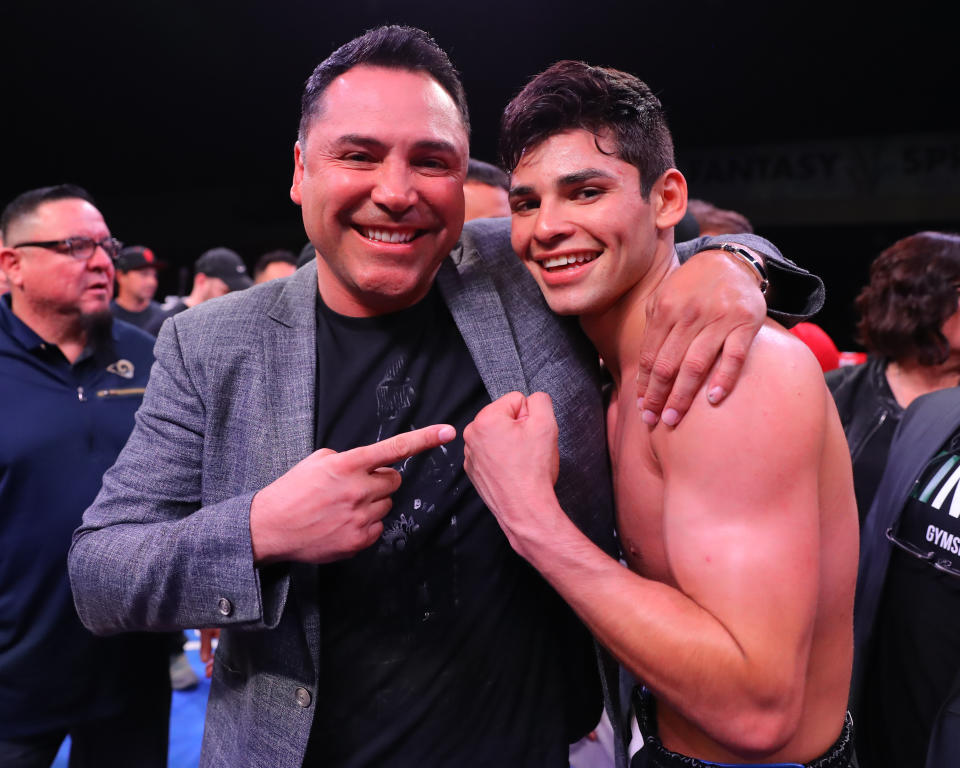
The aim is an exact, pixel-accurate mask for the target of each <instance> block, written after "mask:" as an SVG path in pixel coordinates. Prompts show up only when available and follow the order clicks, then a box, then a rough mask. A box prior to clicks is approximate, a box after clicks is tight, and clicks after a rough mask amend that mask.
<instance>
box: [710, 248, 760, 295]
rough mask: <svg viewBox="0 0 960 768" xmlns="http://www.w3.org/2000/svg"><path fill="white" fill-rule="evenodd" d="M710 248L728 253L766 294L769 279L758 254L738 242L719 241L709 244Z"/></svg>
mask: <svg viewBox="0 0 960 768" xmlns="http://www.w3.org/2000/svg"><path fill="white" fill-rule="evenodd" d="M710 248H711V250H719V251H723V252H724V253H726V254H729V257H730V258H732V259H733V260H734V261H736V262H737V263H738V264H740V265H742V266H743V267H744V268H745V269H747V270H749V272H750V273H751V274H752V275H753V276H754V277H755V278H756V280H757V284H758V286H759V288H760V293H763V294H766V292H767V289H768V288H769V287H770V280H769V278H768V276H767V268H766V264H765V263H764V261H763V257H762V256H761V255H760V254H758V253H757V252H756V251H754V250H752V249H750V248H747V247H746V246H744V245H740V244H739V243H720V244H719V245H713V246H710Z"/></svg>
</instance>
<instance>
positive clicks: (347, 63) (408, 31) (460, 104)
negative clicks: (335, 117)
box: [298, 25, 470, 145]
mask: <svg viewBox="0 0 960 768" xmlns="http://www.w3.org/2000/svg"><path fill="white" fill-rule="evenodd" d="M361 64H366V65H368V66H372V67H389V68H391V69H405V70H408V71H410V72H426V73H427V74H428V75H430V76H431V77H432V78H433V79H434V80H436V81H437V82H438V83H439V84H440V86H441V87H442V88H443V89H444V90H445V91H446V92H447V93H449V94H450V97H451V98H452V99H453V101H454V103H455V104H456V105H457V110H458V111H459V112H460V117H461V119H462V120H463V127H464V129H465V130H466V132H467V136H469V135H470V112H469V110H468V108H467V97H466V94H465V93H464V91H463V83H461V82H460V75H459V74H458V73H457V70H456V69H454V66H453V64H452V63H451V62H450V58H449V57H448V56H447V54H446V53H445V52H444V50H443V49H442V48H440V46H439V45H437V43H436V41H435V40H434V39H433V38H432V37H430V35H428V34H427V33H426V32H424V31H423V30H422V29H417V28H416V27H405V26H399V25H389V26H383V27H377V28H376V29H371V30H368V31H367V32H365V33H364V34H362V35H361V36H360V37H356V38H354V39H353V40H351V41H350V42H349V43H345V44H344V45H341V46H340V47H339V48H337V50H335V51H334V52H333V53H331V54H330V55H329V56H328V57H327V58H326V59H324V60H323V61H321V62H320V63H319V64H318V65H317V68H316V69H314V70H313V74H311V75H310V77H309V78H308V79H307V83H306V86H305V87H304V89H303V96H302V97H301V100H300V129H299V134H298V139H299V141H300V143H301V145H302V144H304V142H305V141H306V137H307V131H308V130H309V128H310V125H311V123H312V122H313V121H314V120H316V119H317V118H318V117H319V116H320V115H321V113H322V112H323V99H322V96H323V93H324V91H326V90H327V88H328V87H329V85H330V83H332V82H333V81H334V80H335V79H336V78H338V77H339V76H340V75H342V74H343V73H344V72H346V71H348V70H350V69H353V68H354V67H357V66H360V65H361Z"/></svg>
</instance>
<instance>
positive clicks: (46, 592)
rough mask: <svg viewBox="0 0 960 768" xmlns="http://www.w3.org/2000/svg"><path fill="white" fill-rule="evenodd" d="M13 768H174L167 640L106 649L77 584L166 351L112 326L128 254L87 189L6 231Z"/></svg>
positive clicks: (2, 485) (3, 318)
mask: <svg viewBox="0 0 960 768" xmlns="http://www.w3.org/2000/svg"><path fill="white" fill-rule="evenodd" d="M0 230H2V232H3V242H4V246H3V248H2V249H0V269H2V270H3V272H5V273H6V274H7V276H8V278H9V280H10V285H11V289H10V293H9V294H7V295H5V296H3V297H2V298H0V424H2V425H3V429H2V430H0V596H2V599H0V765H2V766H4V768H47V767H48V766H49V765H50V764H51V763H52V762H53V759H54V757H55V756H56V754H57V752H58V750H59V748H60V745H61V744H62V742H63V740H64V738H65V737H66V736H68V735H69V736H70V738H71V747H70V765H71V766H72V767H74V768H76V767H82V768H110V767H115V768H122V767H126V766H145V767H147V768H150V767H152V768H165V767H166V764H167V759H166V757H167V733H168V730H169V715H170V678H169V674H168V653H167V647H166V645H167V644H166V637H165V636H164V635H148V634H124V635H117V636H116V637H109V638H102V637H94V636H93V635H92V634H91V633H90V632H89V631H87V630H86V629H85V628H84V627H83V626H82V625H81V623H80V620H79V618H78V617H77V614H76V610H75V609H74V605H73V598H72V596H71V593H70V584H69V582H68V579H67V569H66V554H67V548H68V547H69V544H70V535H71V533H72V532H73V529H74V528H76V526H77V525H78V524H79V522H80V518H81V516H82V514H83V510H84V509H85V508H86V507H87V506H88V505H89V504H90V502H91V501H92V500H93V498H94V496H95V495H96V493H97V491H98V490H99V488H100V483H101V478H102V476H103V473H104V471H105V470H106V469H107V468H108V467H109V466H110V465H111V464H113V462H114V460H115V459H116V458H117V455H118V454H119V453H120V449H121V448H122V447H123V445H124V443H125V442H126V441H127V438H128V437H129V435H130V430H131V429H132V428H133V423H134V413H135V411H136V410H137V408H138V406H139V405H140V403H141V400H142V398H143V391H144V387H145V386H146V383H147V378H148V376H149V373H150V368H151V365H152V363H153V342H154V339H153V337H151V336H149V335H148V334H146V333H144V332H143V331H141V330H140V329H139V328H135V327H133V326H132V325H128V324H127V323H124V322H123V321H120V320H115V319H114V318H113V317H112V316H111V314H110V297H111V296H112V294H113V276H114V266H113V259H114V258H115V257H116V256H117V255H118V252H119V247H120V244H119V243H118V242H117V241H116V240H114V239H113V238H112V237H111V236H110V230H109V229H108V228H107V225H106V223H105V222H104V220H103V216H102V215H101V214H100V211H98V210H97V208H96V206H95V205H94V203H93V200H92V199H91V197H90V195H89V194H88V193H87V192H86V191H85V190H83V189H81V188H80V187H76V186H73V185H61V186H56V187H46V188H42V189H35V190H31V191H29V192H24V193H23V194H21V195H20V196H18V197H17V198H15V199H14V200H13V201H12V202H11V203H10V204H9V205H8V206H7V207H6V209H5V210H4V211H3V214H2V216H0Z"/></svg>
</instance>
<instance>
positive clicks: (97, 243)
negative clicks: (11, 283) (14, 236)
mask: <svg viewBox="0 0 960 768" xmlns="http://www.w3.org/2000/svg"><path fill="white" fill-rule="evenodd" d="M10 247H11V248H27V247H30V248H49V249H50V250H54V251H57V252H58V253H63V252H64V250H65V251H66V253H67V255H69V256H72V257H73V258H74V259H79V260H81V261H86V260H87V259H89V258H90V257H92V256H93V254H94V253H95V252H96V250H97V248H103V250H104V251H106V254H107V256H109V257H110V258H111V259H115V258H117V255H118V254H119V253H120V249H121V248H123V243H121V242H120V241H119V240H117V238H115V237H105V238H103V239H102V240H94V239H93V238H92V237H68V238H67V239H66V240H43V241H38V242H35V243H20V244H19V245H11V246H10Z"/></svg>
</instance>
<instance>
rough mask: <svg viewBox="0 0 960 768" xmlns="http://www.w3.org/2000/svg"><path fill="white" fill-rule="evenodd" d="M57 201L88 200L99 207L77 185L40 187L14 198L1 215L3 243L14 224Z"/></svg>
mask: <svg viewBox="0 0 960 768" xmlns="http://www.w3.org/2000/svg"><path fill="white" fill-rule="evenodd" d="M55 200H86V201H87V202H88V203H90V205H92V206H94V207H96V205H97V204H96V203H95V202H94V201H93V197H91V195H90V193H89V192H87V190H85V189H84V188H83V187H78V186H77V185H76V184H57V185H56V186H53V187H40V188H39V189H31V190H28V191H26V192H22V193H21V194H19V195H17V196H16V197H15V198H13V200H11V201H10V202H9V203H8V204H7V207H6V208H4V209H3V213H2V214H0V234H2V236H3V242H5V243H6V242H7V234H8V232H9V230H10V225H11V224H13V222H15V221H17V220H18V219H21V218H23V217H24V216H29V215H30V214H31V213H33V212H34V211H36V210H37V208H39V207H40V206H41V205H43V204H44V203H51V202H53V201H55Z"/></svg>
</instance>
